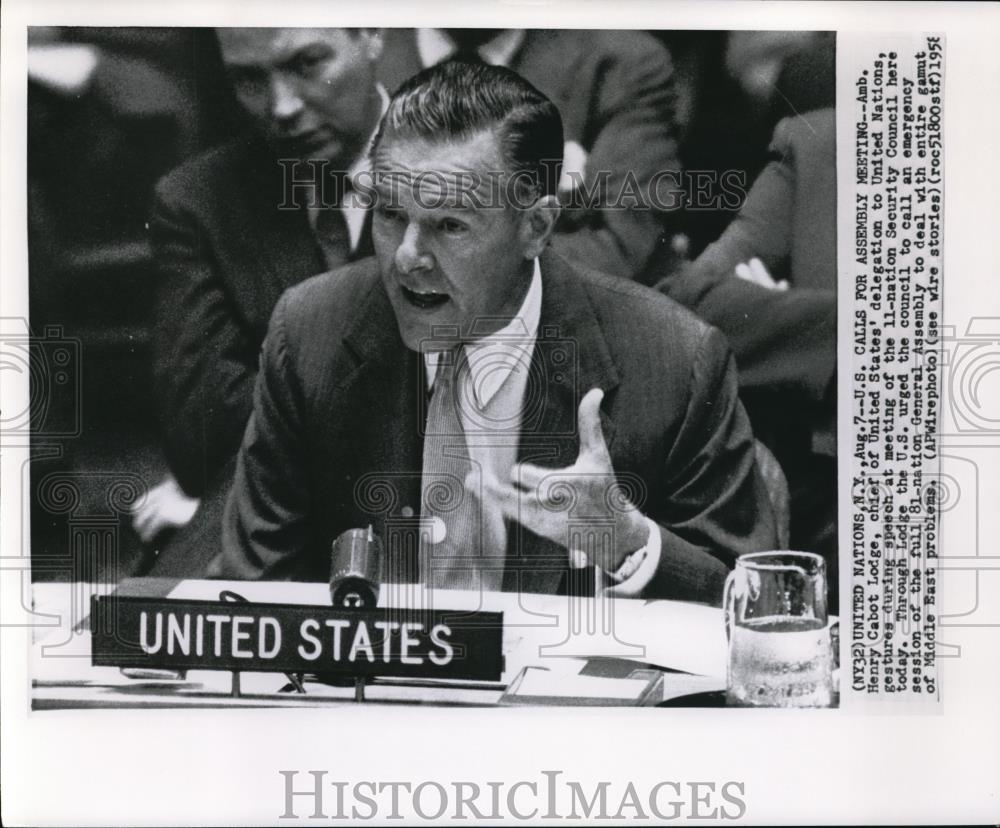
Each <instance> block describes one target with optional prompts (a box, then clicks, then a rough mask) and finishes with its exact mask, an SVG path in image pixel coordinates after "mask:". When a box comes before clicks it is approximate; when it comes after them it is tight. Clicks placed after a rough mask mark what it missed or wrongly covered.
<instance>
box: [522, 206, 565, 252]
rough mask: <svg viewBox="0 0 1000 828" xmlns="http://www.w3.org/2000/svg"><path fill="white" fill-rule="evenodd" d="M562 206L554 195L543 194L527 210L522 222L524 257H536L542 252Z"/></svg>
mask: <svg viewBox="0 0 1000 828" xmlns="http://www.w3.org/2000/svg"><path fill="white" fill-rule="evenodd" d="M561 210H562V207H561V206H560V205H559V199H558V198H556V197H555V196H554V195H547V196H542V197H541V198H540V199H538V201H536V202H535V203H534V204H532V205H531V206H530V207H528V208H527V210H525V215H524V220H523V222H522V223H521V233H522V234H523V244H524V257H525V258H526V259H534V258H535V257H537V256H540V255H541V254H542V251H543V250H545V248H546V246H547V245H548V243H549V239H550V238H551V236H552V233H553V231H554V230H555V227H556V222H557V221H558V220H559V213H560V211H561Z"/></svg>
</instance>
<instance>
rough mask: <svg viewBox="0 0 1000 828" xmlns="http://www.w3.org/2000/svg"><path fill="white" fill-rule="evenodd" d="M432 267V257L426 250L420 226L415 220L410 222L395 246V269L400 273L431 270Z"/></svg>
mask: <svg viewBox="0 0 1000 828" xmlns="http://www.w3.org/2000/svg"><path fill="white" fill-rule="evenodd" d="M433 267H434V257H433V256H431V254H430V253H429V252H428V250H427V247H426V245H425V243H424V238H423V233H422V231H421V229H420V226H419V225H418V224H417V223H416V222H410V223H409V224H407V225H406V231H405V232H404V233H403V239H402V241H400V243H399V247H397V248H396V269H397V270H399V271H400V272H401V273H412V272H414V271H417V270H431V269H432V268H433Z"/></svg>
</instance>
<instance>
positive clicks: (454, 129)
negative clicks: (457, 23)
mask: <svg viewBox="0 0 1000 828" xmlns="http://www.w3.org/2000/svg"><path fill="white" fill-rule="evenodd" d="M485 130H493V131H496V133H497V135H498V138H499V142H498V143H499V146H500V151H501V154H502V156H503V160H504V163H505V164H506V165H507V171H508V172H509V173H511V174H512V175H516V176H517V177H518V178H519V180H525V179H527V180H526V182H525V183H530V184H531V185H532V188H533V189H535V191H536V192H537V194H538V196H546V195H555V194H556V189H557V187H558V183H559V172H560V167H561V165H562V154H563V126H562V117H561V116H560V115H559V110H558V109H557V108H556V106H555V104H553V103H552V101H550V100H549V99H548V98H547V97H545V95H543V94H542V93H541V92H539V91H538V90H537V89H535V87H534V86H532V85H531V84H530V83H528V82H527V81H526V80H525V79H524V78H522V77H521V76H520V75H518V74H517V73H516V72H513V71H511V70H510V69H507V68H505V67H503V66H490V65H489V64H486V63H473V62H469V61H464V60H449V61H445V62H444V63H439V64H437V65H436V66H432V67H430V68H429V69H424V70H423V71H422V72H419V73H418V74H416V75H414V76H413V77H411V78H409V79H408V80H406V81H404V82H403V84H402V85H401V86H400V87H399V89H397V90H396V92H395V93H394V94H393V96H392V99H391V100H390V102H389V108H388V109H387V110H386V113H385V115H384V116H383V118H382V122H381V123H380V124H379V129H378V133H377V134H376V136H375V140H374V141H373V142H372V154H373V156H374V154H375V152H376V151H377V149H378V146H379V144H380V143H381V142H382V140H383V139H384V138H385V137H386V136H388V135H390V134H391V135H401V136H407V135H409V136H416V137H419V138H422V139H424V140H427V141H432V142H433V141H440V142H446V141H455V140H466V139H468V138H471V137H472V136H474V135H476V134H477V133H480V132H483V131H485Z"/></svg>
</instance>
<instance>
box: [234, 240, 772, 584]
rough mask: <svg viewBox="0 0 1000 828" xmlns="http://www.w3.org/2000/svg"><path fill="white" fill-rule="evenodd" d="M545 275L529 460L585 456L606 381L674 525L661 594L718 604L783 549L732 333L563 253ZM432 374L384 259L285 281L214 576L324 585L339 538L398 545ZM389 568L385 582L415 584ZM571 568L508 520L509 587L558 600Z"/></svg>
mask: <svg viewBox="0 0 1000 828" xmlns="http://www.w3.org/2000/svg"><path fill="white" fill-rule="evenodd" d="M541 268H542V285H543V287H542V311H541V322H540V327H539V339H538V343H537V345H536V348H535V352H534V356H533V364H532V370H533V372H537V374H536V375H537V376H539V377H541V378H543V379H542V385H541V389H542V391H543V392H544V395H545V396H544V402H543V404H541V405H538V406H533V407H531V412H530V414H526V415H525V419H524V421H523V423H522V434H521V439H520V447H519V451H518V456H519V459H520V460H531V461H533V462H536V463H539V464H541V465H545V466H551V467H556V468H559V467H564V466H568V465H571V464H572V463H573V462H574V461H575V459H576V457H577V454H578V453H579V437H578V434H577V430H576V424H575V419H576V412H577V408H578V405H579V401H580V399H581V397H582V396H583V394H584V393H585V392H586V391H587V390H589V389H590V388H592V387H595V386H596V387H600V388H602V389H604V390H605V392H606V396H605V400H604V403H603V410H602V418H603V425H604V434H605V437H606V439H607V441H608V444H609V450H610V453H611V458H612V462H613V464H614V468H615V472H616V475H617V477H618V478H619V480H620V482H622V484H623V485H625V486H626V487H627V488H628V490H629V491H630V492H632V493H633V496H634V502H637V504H638V505H639V506H640V507H641V508H642V509H643V511H644V513H645V514H647V515H648V516H650V517H651V518H653V519H654V520H655V521H657V522H658V523H659V524H660V526H661V534H662V542H663V554H662V558H661V561H660V566H659V570H658V571H657V573H656V576H655V577H654V579H653V582H652V583H651V584H650V587H649V588H648V590H647V593H648V594H649V595H651V596H652V595H656V596H660V597H673V598H683V599H692V600H701V601H711V602H717V601H718V600H719V599H720V597H721V587H722V582H723V579H724V577H725V574H726V572H727V571H728V568H729V567H730V565H731V564H732V562H733V558H734V557H735V556H736V555H737V554H740V553H742V552H749V551H752V550H760V549H767V548H772V545H773V544H774V541H775V538H774V521H773V517H772V513H771V509H770V504H769V502H768V500H767V495H766V492H765V491H764V489H763V484H762V482H761V479H760V474H759V471H758V470H757V467H756V464H755V460H754V446H753V436H752V434H751V432H750V428H749V425H748V422H747V419H746V416H745V414H744V412H743V409H742V408H741V406H740V404H739V402H738V399H737V395H736V375H735V369H734V366H733V363H732V360H731V358H730V355H729V351H728V348H727V346H726V344H725V341H724V339H723V337H722V336H721V335H720V334H719V333H718V331H716V330H714V329H713V328H710V327H708V326H707V325H705V324H704V323H702V322H700V321H699V320H697V319H696V318H695V317H694V316H692V315H691V314H689V313H688V312H687V311H685V310H683V309H682V308H680V307H679V306H677V305H676V304H674V303H673V302H671V301H670V300H668V299H666V298H665V297H662V296H660V295H658V294H657V293H655V292H654V291H651V290H648V289H647V288H643V287H641V286H638V285H634V284H631V283H629V282H627V281H623V280H621V279H616V278H613V277H608V276H604V275H599V274H596V273H594V272H592V271H583V270H578V269H574V268H572V267H571V266H570V265H569V264H567V263H566V262H565V261H564V260H563V259H561V258H560V257H559V256H558V255H556V254H554V253H551V252H550V253H547V254H546V255H545V256H543V257H542V262H541ZM424 381H425V380H424V372H423V360H422V358H421V357H420V355H419V354H417V353H415V352H412V351H409V350H407V349H406V348H405V347H404V345H403V343H402V340H401V339H400V337H399V333H398V329H397V326H396V322H395V317H394V315H393V312H392V309H391V306H390V304H389V300H388V297H387V296H386V294H385V291H384V290H383V288H382V285H381V280H380V279H379V276H378V273H377V270H376V266H375V263H374V262H373V261H371V260H368V261H364V262H359V263H356V264H353V265H349V266H347V267H345V268H343V269H341V270H340V271H338V272H334V273H332V274H325V275H322V276H318V277H316V278H314V279H310V280H308V281H307V282H304V283H303V284H301V285H299V286H297V287H295V288H293V289H291V290H290V291H288V292H287V293H286V294H285V295H284V296H283V297H282V299H281V301H280V303H279V304H278V306H277V308H276V309H275V312H274V317H273V318H272V320H271V327H270V330H269V332H268V336H267V340H266V342H265V345H264V350H263V355H262V360H261V373H260V376H259V379H258V383H257V388H256V394H255V404H254V414H253V416H252V417H251V420H250V423H249V425H248V426H247V432H246V435H245V437H244V440H243V446H242V448H241V450H240V454H239V457H238V460H237V470H236V478H235V482H234V486H233V490H232V493H231V494H230V500H229V504H228V506H227V508H226V516H225V520H224V523H223V556H224V557H223V566H222V569H221V571H220V572H219V573H218V574H221V575H224V576H227V577H234V578H304V579H314V580H326V578H327V577H328V575H329V559H330V553H329V550H330V543H331V541H332V540H333V538H335V537H336V536H337V535H338V534H339V533H340V532H342V531H344V530H345V529H348V528H351V527H356V526H365V525H367V524H369V523H371V524H373V525H374V527H375V531H376V532H377V533H379V534H380V535H382V536H383V537H385V536H386V535H387V534H388V533H389V532H390V531H391V529H392V525H391V524H393V522H394V521H397V522H398V518H399V515H400V512H401V510H402V509H403V508H404V507H407V506H408V507H410V508H411V509H413V510H414V511H416V512H417V513H419V509H420V470H421V464H422V451H423V449H422V442H421V437H420V432H421V427H422V425H423V420H424V417H425V413H424V408H423V405H422V403H421V400H422V398H423V396H424V395H423V394H422V393H421V391H420V389H422V388H423V387H424V385H423V383H424ZM569 517H570V518H572V517H573V515H572V513H570V515H569ZM393 566H394V564H393V561H392V559H391V557H390V572H389V573H388V579H389V580H397V579H398V580H406V578H404V577H398V576H399V574H400V573H399V572H394V571H392V568H393ZM566 570H567V553H566V550H565V549H564V548H562V547H561V546H558V545H556V544H553V543H551V542H549V541H546V540H543V539H541V538H539V537H538V536H536V535H534V534H533V533H531V532H530V531H528V530H526V529H524V528H523V527H520V526H512V531H511V532H510V534H509V547H508V550H507V558H506V566H505V574H504V589H507V590H518V589H519V590H521V591H534V592H555V591H558V590H559V588H560V584H561V582H562V581H563V579H564V577H565V575H566Z"/></svg>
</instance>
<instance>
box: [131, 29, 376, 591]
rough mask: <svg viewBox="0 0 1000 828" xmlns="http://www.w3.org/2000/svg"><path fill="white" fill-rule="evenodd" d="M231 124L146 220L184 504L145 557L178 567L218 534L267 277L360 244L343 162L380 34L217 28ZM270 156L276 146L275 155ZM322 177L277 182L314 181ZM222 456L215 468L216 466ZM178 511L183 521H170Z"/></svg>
mask: <svg viewBox="0 0 1000 828" xmlns="http://www.w3.org/2000/svg"><path fill="white" fill-rule="evenodd" d="M218 35H219V41H220V45H221V51H222V57H223V59H224V61H225V64H226V67H227V70H228V73H229V76H230V78H231V80H232V83H233V87H234V90H235V92H236V95H237V99H238V101H239V103H240V104H241V105H242V107H243V109H244V110H245V111H246V113H247V114H248V115H249V116H250V121H251V122H252V128H250V129H248V130H247V131H246V133H245V134H243V135H241V136H239V137H238V138H236V139H234V140H232V141H230V142H229V143H226V144H224V145H223V146H220V147H218V148H216V149H213V150H211V151H209V152H207V153H206V154H204V155H201V156H198V157H196V158H194V159H192V160H191V161H189V162H187V163H185V164H183V165H182V166H181V167H179V168H178V169H176V170H174V171H173V172H172V173H171V174H170V175H168V176H167V177H166V178H165V179H163V181H161V182H160V184H159V186H158V187H157V189H156V201H155V206H154V209H153V215H152V219H151V221H150V234H151V240H152V246H153V253H154V257H155V264H156V270H157V274H156V275H157V280H158V283H159V296H158V302H157V326H156V333H155V343H154V376H155V383H156V385H155V387H156V390H157V396H158V399H157V406H158V409H159V411H160V414H161V423H162V429H163V434H164V437H165V448H166V455H167V460H168V463H169V465H170V469H171V471H172V473H173V475H174V477H176V480H177V481H179V484H180V487H181V488H182V489H183V491H184V492H185V493H187V495H189V496H192V497H195V498H202V505H201V509H200V511H199V514H198V515H197V516H196V517H195V519H194V520H193V521H192V522H191V523H190V524H189V525H188V526H186V527H185V528H184V529H183V530H181V532H180V534H179V535H178V536H177V537H175V538H174V539H173V541H172V542H171V543H170V545H169V546H168V548H167V549H166V550H165V551H164V552H163V554H161V556H160V558H159V560H158V561H157V563H156V565H155V567H154V571H155V572H161V573H168V572H169V573H177V574H187V575H194V574H197V573H198V572H200V571H201V567H202V563H203V561H202V560H201V558H202V557H203V556H206V555H211V554H215V553H216V552H217V551H218V547H219V538H220V524H219V521H220V519H221V510H222V505H223V503H224V499H225V494H226V492H227V491H228V488H229V483H230V480H231V466H232V461H233V458H234V457H235V454H236V451H237V449H238V448H239V443H240V438H241V436H242V434H243V429H244V427H245V426H246V421H247V419H248V417H249V416H250V410H251V408H252V392H253V385H254V380H255V377H256V375H257V363H258V355H259V352H260V346H261V343H262V342H263V339H264V334H265V331H266V329H267V321H268V319H269V318H270V316H271V312H272V310H273V309H274V305H275V303H276V302H277V301H278V297H279V296H281V294H282V292H283V291H284V290H285V289H286V288H288V287H290V286H291V285H294V284H296V283H297V282H299V281H301V280H302V279H304V278H306V277H307V276H312V275H314V274H316V273H320V272H322V271H324V270H327V269H329V268H332V267H336V266H338V265H340V264H343V263H345V262H347V261H349V260H353V259H355V258H358V257H360V256H364V255H370V254H371V240H370V228H369V226H368V224H367V222H366V213H365V211H364V210H363V209H361V208H358V207H357V206H356V204H355V201H354V200H353V198H354V194H353V192H351V191H350V190H349V189H345V180H346V179H345V174H346V176H347V179H349V177H350V174H351V173H352V172H354V170H355V169H356V168H357V165H358V163H359V162H363V163H366V162H367V149H368V144H369V143H370V140H371V138H372V136H373V134H374V131H375V128H376V126H377V125H378V120H379V118H380V117H381V115H382V112H383V110H384V106H385V102H386V100H387V95H386V94H385V92H384V90H383V89H382V88H381V87H380V86H379V85H378V84H377V82H376V76H375V66H376V60H377V58H378V56H379V51H380V49H381V40H380V38H379V36H378V34H377V32H375V31H374V30H367V29H355V30H348V29H220V30H219V31H218ZM279 159H287V160H288V161H286V165H285V166H282V165H281V164H279ZM294 160H305V161H309V160H315V161H316V162H320V163H322V162H328V165H327V167H326V168H325V171H326V172H329V173H330V177H329V178H327V179H326V180H325V181H324V182H323V184H324V189H323V190H322V192H320V191H319V190H316V191H315V192H310V190H309V188H308V187H303V186H290V180H291V177H293V176H294V178H295V179H296V180H298V181H309V180H310V179H312V180H314V181H317V180H318V179H319V175H318V174H317V172H316V171H317V170H318V169H319V170H322V168H320V167H317V166H310V165H307V164H301V165H299V166H298V167H296V168H295V169H291V168H290V167H289V166H287V164H288V163H289V162H292V161H294ZM227 464H228V466H229V468H228V469H227ZM181 497H182V495H181V493H180V492H179V490H178V489H177V487H176V484H173V485H172V484H171V483H170V482H168V483H167V484H165V485H164V486H161V487H160V488H159V489H157V490H154V492H153V493H152V495H151V498H150V502H149V503H148V504H147V506H146V507H145V509H144V511H140V514H139V516H138V519H137V521H136V524H137V528H138V529H139V530H140V532H143V531H144V530H145V532H144V533H145V534H147V535H151V534H154V533H155V531H156V529H158V528H161V527H162V526H164V525H167V526H169V525H170V522H171V520H170V516H169V511H170V509H171V508H176V505H177V501H178V499H179V498H181ZM179 522H183V521H179Z"/></svg>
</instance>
